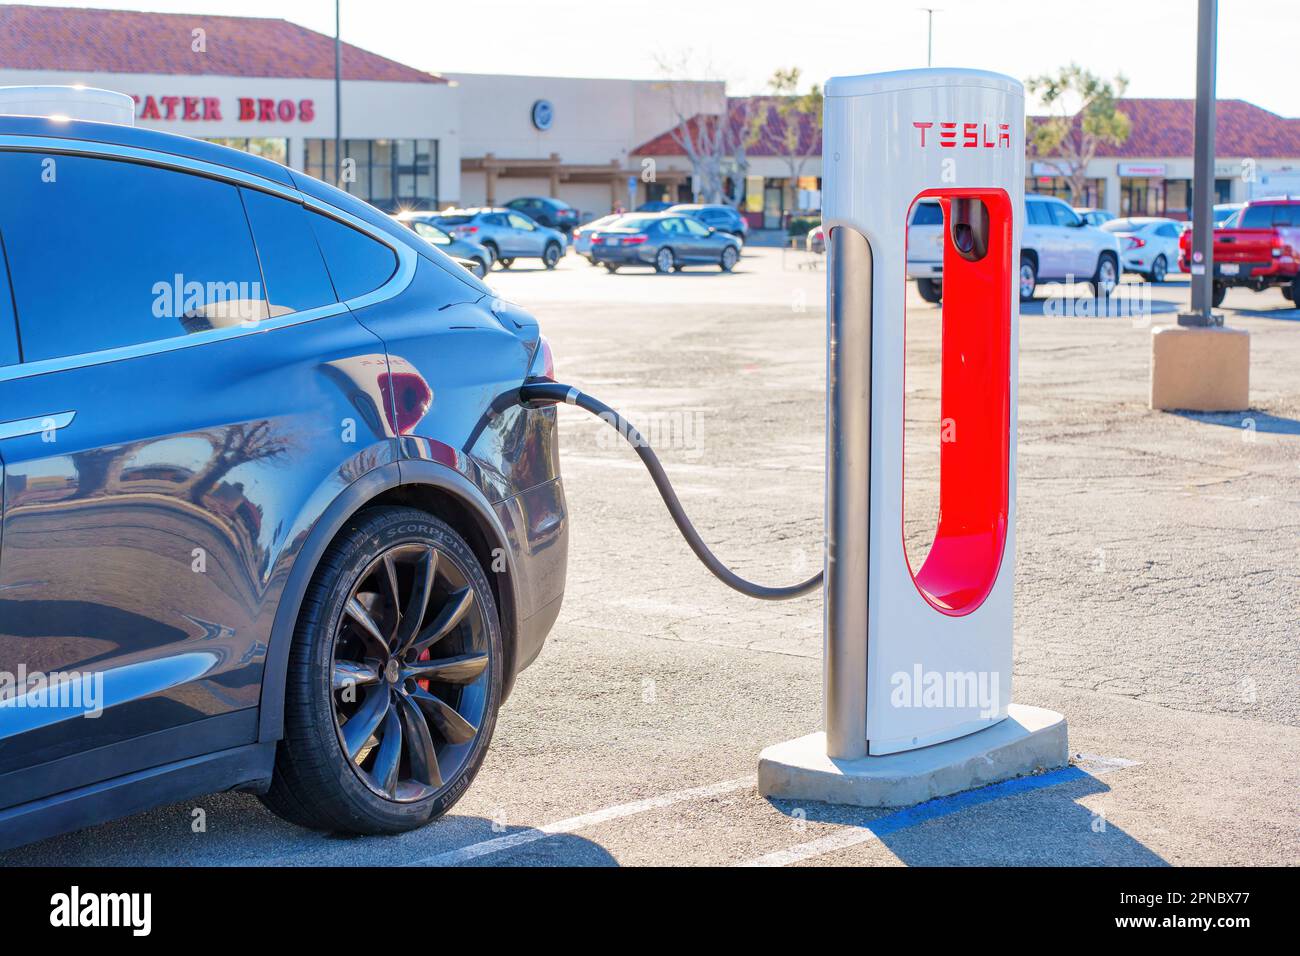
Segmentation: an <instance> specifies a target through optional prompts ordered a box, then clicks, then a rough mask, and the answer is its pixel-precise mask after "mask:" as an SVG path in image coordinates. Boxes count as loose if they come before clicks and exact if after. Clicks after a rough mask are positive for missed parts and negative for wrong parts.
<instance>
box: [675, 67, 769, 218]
mask: <svg viewBox="0 0 1300 956" xmlns="http://www.w3.org/2000/svg"><path fill="white" fill-rule="evenodd" d="M656 61H657V63H658V66H659V72H660V75H661V76H662V77H663V82H662V83H661V84H659V88H660V89H662V90H663V91H664V92H665V93H667V95H668V101H669V105H670V108H671V110H672V113H673V118H674V119H675V120H676V121H677V122H676V125H675V126H673V128H672V129H671V130H669V136H670V137H671V138H672V140H673V142H674V143H676V144H677V145H678V146H679V147H681V150H682V152H684V153H685V154H686V158H687V159H688V160H689V161H690V163H691V171H692V173H693V174H694V176H695V180H696V190H695V191H696V199H697V200H700V201H702V202H709V203H728V204H731V205H734V204H735V202H736V200H737V198H738V197H739V195H740V193H741V190H740V189H739V188H736V189H734V190H733V193H734V195H728V193H727V189H726V181H727V179H728V178H730V179H731V180H732V181H733V182H735V183H737V184H739V183H741V182H743V180H744V177H745V174H746V173H747V172H748V171H749V163H748V160H746V158H745V147H746V145H747V144H746V142H745V136H746V130H747V128H748V122H749V103H748V101H746V100H736V101H730V100H728V99H727V97H726V94H725V88H724V93H723V99H722V103H721V112H719V109H718V107H719V104H718V102H717V97H716V95H715V94H714V93H713V91H712V89H711V87H712V84H714V83H716V82H718V81H717V80H715V79H713V78H712V75H711V71H707V70H706V71H704V72H703V74H701V73H699V71H694V70H692V62H691V56H690V54H684V55H683V56H681V57H680V58H679V59H677V60H669V59H666V58H664V57H657V58H656ZM693 72H694V73H696V75H697V76H699V75H703V76H704V77H705V78H704V79H693V78H692V77H691V74H692V73H693Z"/></svg>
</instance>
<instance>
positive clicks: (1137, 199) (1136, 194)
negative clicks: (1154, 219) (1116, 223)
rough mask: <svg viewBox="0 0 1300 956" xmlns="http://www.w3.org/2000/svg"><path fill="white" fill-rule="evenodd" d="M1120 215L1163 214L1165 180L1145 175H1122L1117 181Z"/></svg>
mask: <svg viewBox="0 0 1300 956" xmlns="http://www.w3.org/2000/svg"><path fill="white" fill-rule="evenodd" d="M1119 192H1120V196H1119V214H1120V215H1121V216H1163V215H1164V214H1165V181H1164V180H1163V179H1149V178H1145V177H1127V176H1126V177H1124V178H1122V179H1120V181H1119Z"/></svg>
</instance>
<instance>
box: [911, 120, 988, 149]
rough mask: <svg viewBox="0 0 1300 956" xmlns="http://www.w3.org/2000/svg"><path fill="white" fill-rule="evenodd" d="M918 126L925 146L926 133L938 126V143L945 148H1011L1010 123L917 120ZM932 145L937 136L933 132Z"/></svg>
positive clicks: (915, 124)
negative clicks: (923, 121)
mask: <svg viewBox="0 0 1300 956" xmlns="http://www.w3.org/2000/svg"><path fill="white" fill-rule="evenodd" d="M912 125H913V126H915V127H916V129H917V131H918V132H919V133H920V136H921V146H922V147H924V146H925V145H926V142H927V137H926V133H927V132H928V131H930V130H933V129H934V128H935V127H936V126H938V127H939V129H938V137H937V140H938V143H939V145H940V146H942V147H943V148H944V149H952V148H954V147H957V146H960V147H961V148H962V149H979V148H981V147H984V148H987V149H995V148H997V147H1001V146H1005V147H1006V148H1007V149H1010V148H1011V124H1010V123H935V122H933V121H931V122H928V123H922V122H915V123H913V124H912ZM928 139H929V143H930V145H933V144H934V142H935V140H936V137H935V136H934V135H933V134H931V135H930V136H929V137H928Z"/></svg>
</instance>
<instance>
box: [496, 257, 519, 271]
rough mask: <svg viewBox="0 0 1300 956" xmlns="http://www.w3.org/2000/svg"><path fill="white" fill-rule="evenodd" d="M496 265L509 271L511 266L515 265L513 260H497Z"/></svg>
mask: <svg viewBox="0 0 1300 956" xmlns="http://www.w3.org/2000/svg"><path fill="white" fill-rule="evenodd" d="M497 264H498V265H499V266H501V268H502V269H509V268H510V267H511V266H512V265H514V264H515V260H514V259H510V258H506V259H498V260H497Z"/></svg>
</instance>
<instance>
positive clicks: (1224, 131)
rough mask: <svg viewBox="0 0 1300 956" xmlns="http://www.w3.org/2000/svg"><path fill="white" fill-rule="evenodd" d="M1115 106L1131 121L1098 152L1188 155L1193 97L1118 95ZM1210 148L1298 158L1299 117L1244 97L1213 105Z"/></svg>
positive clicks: (1121, 155)
mask: <svg viewBox="0 0 1300 956" xmlns="http://www.w3.org/2000/svg"><path fill="white" fill-rule="evenodd" d="M1119 108H1120V110H1121V111H1122V112H1123V113H1124V114H1125V115H1126V116H1128V118H1129V120H1130V122H1131V123H1132V130H1131V132H1130V133H1129V137H1128V139H1127V140H1125V141H1124V142H1123V143H1122V144H1120V145H1119V146H1108V145H1105V144H1103V145H1101V146H1100V147H1098V149H1097V155H1098V156H1115V157H1119V158H1122V159H1127V158H1146V157H1151V158H1161V159H1164V158H1177V157H1180V156H1191V155H1192V141H1193V138H1194V130H1195V126H1196V101H1195V100H1173V99H1165V100H1147V99H1123V100H1120V101H1119ZM1214 112H1215V124H1214V152H1215V153H1216V154H1217V155H1219V156H1233V157H1236V156H1243V157H1244V156H1249V157H1254V158H1257V159H1281V158H1288V159H1290V158H1296V157H1300V119H1286V118H1283V117H1281V116H1278V115H1277V114H1276V113H1270V112H1269V111H1268V110H1266V109H1261V108H1260V107H1258V106H1256V105H1255V104H1254V103H1247V102H1246V101H1245V100H1219V101H1218V103H1217V104H1215V109H1214Z"/></svg>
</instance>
